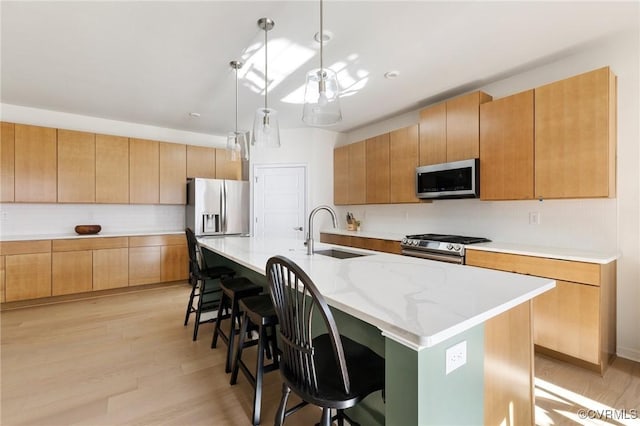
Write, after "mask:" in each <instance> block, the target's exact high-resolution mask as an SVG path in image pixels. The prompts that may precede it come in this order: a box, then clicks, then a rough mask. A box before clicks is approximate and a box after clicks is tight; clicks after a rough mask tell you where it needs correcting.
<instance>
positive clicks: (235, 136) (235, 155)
mask: <svg viewBox="0 0 640 426" xmlns="http://www.w3.org/2000/svg"><path fill="white" fill-rule="evenodd" d="M229 65H230V66H231V68H233V69H234V70H235V71H236V126H235V130H234V131H233V132H229V134H228V135H227V153H228V154H229V158H230V159H231V161H240V160H242V159H244V160H248V159H249V149H248V148H249V147H248V146H247V139H246V138H245V134H244V132H239V131H238V70H239V69H240V68H242V65H243V64H242V62H240V61H231V62H229Z"/></svg>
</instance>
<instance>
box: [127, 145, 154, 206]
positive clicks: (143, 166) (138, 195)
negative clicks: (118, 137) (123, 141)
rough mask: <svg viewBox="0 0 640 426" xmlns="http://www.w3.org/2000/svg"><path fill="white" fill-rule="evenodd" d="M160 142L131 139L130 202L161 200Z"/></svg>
mask: <svg viewBox="0 0 640 426" xmlns="http://www.w3.org/2000/svg"><path fill="white" fill-rule="evenodd" d="M159 149H160V148H159V143H158V142H156V141H150V140H145V139H129V202H130V203H131V204H158V203H159V202H160V151H159Z"/></svg>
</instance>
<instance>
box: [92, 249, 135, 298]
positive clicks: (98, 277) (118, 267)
mask: <svg viewBox="0 0 640 426" xmlns="http://www.w3.org/2000/svg"><path fill="white" fill-rule="evenodd" d="M128 285H129V249H128V248H126V247H124V248H111V249H101V250H94V251H93V289H94V290H106V289H110V288H119V287H127V286H128Z"/></svg>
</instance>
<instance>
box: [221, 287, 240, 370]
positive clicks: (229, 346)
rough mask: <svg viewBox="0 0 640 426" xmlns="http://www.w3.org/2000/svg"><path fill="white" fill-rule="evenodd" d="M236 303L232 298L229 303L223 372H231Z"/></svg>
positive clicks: (236, 312)
mask: <svg viewBox="0 0 640 426" xmlns="http://www.w3.org/2000/svg"><path fill="white" fill-rule="evenodd" d="M239 310H240V308H239V307H238V301H237V300H236V298H235V297H234V298H233V300H232V301H231V321H229V342H228V344H227V361H226V362H225V364H224V372H225V373H230V372H231V360H232V358H233V344H234V342H235V337H236V320H237V317H238V311H239Z"/></svg>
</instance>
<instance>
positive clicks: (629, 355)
mask: <svg viewBox="0 0 640 426" xmlns="http://www.w3.org/2000/svg"><path fill="white" fill-rule="evenodd" d="M616 352H617V355H618V356H619V357H620V358H626V359H630V360H632V361H636V362H640V350H638V349H632V348H623V347H620V346H618V350H617V351H616Z"/></svg>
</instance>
